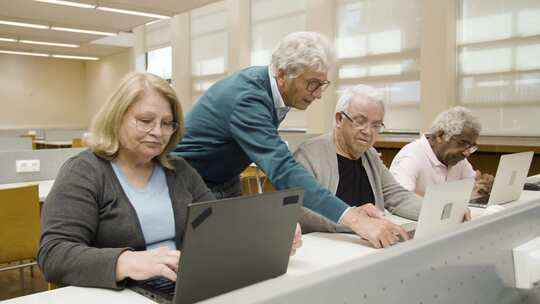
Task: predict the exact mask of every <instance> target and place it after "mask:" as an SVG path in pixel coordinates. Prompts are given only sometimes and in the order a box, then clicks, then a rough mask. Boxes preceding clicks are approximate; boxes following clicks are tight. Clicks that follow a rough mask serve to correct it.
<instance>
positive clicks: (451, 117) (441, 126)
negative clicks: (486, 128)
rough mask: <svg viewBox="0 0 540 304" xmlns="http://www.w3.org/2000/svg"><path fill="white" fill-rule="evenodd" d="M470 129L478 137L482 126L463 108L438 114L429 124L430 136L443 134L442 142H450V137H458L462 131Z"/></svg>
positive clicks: (455, 108)
mask: <svg viewBox="0 0 540 304" xmlns="http://www.w3.org/2000/svg"><path fill="white" fill-rule="evenodd" d="M465 128H467V129H471V130H473V131H474V132H475V133H476V134H478V135H480V131H482V124H481V123H480V120H479V119H478V118H477V117H475V116H474V115H473V114H472V112H471V111H470V110H469V109H467V108H464V107H453V108H450V109H448V110H446V111H444V112H441V113H439V115H437V117H436V118H435V120H434V121H433V123H432V124H431V130H430V132H431V134H434V133H436V132H437V131H443V132H444V140H446V141H448V140H450V137H452V136H455V135H460V134H461V133H463V129H465Z"/></svg>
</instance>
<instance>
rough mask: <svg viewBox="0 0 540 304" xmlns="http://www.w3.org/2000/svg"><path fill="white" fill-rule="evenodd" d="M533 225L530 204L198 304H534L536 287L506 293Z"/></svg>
mask: <svg viewBox="0 0 540 304" xmlns="http://www.w3.org/2000/svg"><path fill="white" fill-rule="evenodd" d="M539 219H540V199H537V200H535V201H534V202H532V203H530V204H524V205H521V206H516V207H514V208H512V209H508V210H506V211H504V212H499V213H496V214H492V215H489V216H484V217H482V218H479V219H475V220H473V221H471V222H468V223H464V224H463V225H461V226H460V227H459V228H458V229H456V230H455V231H453V232H450V233H447V234H444V235H442V236H440V237H436V238H432V239H426V240H416V241H410V242H404V243H400V244H398V245H395V246H394V247H391V248H388V249H381V250H380V252H379V253H375V254H371V255H368V256H365V257H359V258H356V259H353V260H351V261H350V262H347V263H342V264H338V265H336V266H334V267H329V268H327V269H324V270H319V271H316V272H314V273H312V274H309V275H305V276H286V277H281V278H280V279H278V280H269V281H265V282H262V283H259V284H257V285H254V286H250V287H247V288H244V289H240V290H237V291H234V292H231V293H229V294H225V295H222V296H218V297H216V298H213V299H209V300H207V301H205V302H204V303H208V304H211V303H310V304H316V303H321V304H322V303H371V304H375V303H377V304H380V303H407V304H428V303H429V304H454V303H471V304H509V303H523V304H533V303H540V288H538V286H537V288H536V289H532V290H521V289H516V288H514V287H513V286H514V284H515V279H514V266H513V257H512V248H514V247H517V246H519V245H521V244H523V243H525V242H527V241H529V240H531V239H534V238H536V237H538V236H540V220H539ZM300 250H302V248H300ZM323 258H324V257H323ZM329 258H331V257H329Z"/></svg>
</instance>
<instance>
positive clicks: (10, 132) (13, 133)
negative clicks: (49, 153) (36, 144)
mask: <svg viewBox="0 0 540 304" xmlns="http://www.w3.org/2000/svg"><path fill="white" fill-rule="evenodd" d="M30 131H32V132H35V135H36V136H38V137H43V134H44V131H43V129H40V128H37V129H36V128H22V129H0V137H19V136H21V135H27V134H28V132H30Z"/></svg>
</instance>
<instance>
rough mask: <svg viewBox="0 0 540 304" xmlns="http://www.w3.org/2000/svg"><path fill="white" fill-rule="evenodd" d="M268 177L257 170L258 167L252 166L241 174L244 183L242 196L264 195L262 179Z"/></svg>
mask: <svg viewBox="0 0 540 304" xmlns="http://www.w3.org/2000/svg"><path fill="white" fill-rule="evenodd" d="M265 177H266V175H265V174H264V173H263V172H261V170H259V168H257V166H256V165H253V164H252V165H250V166H249V167H247V168H246V169H245V170H244V171H243V172H242V173H241V174H240V182H241V183H242V194H255V193H262V192H263V187H262V184H263V182H262V179H263V178H265Z"/></svg>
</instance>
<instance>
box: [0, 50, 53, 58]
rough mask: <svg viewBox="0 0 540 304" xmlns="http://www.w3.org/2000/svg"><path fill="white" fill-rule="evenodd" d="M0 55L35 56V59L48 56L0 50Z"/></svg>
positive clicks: (47, 55)
mask: <svg viewBox="0 0 540 304" xmlns="http://www.w3.org/2000/svg"><path fill="white" fill-rule="evenodd" d="M0 53H1V54H11V55H25V56H37V57H49V54H44V53H31V52H17V51H7V50H0Z"/></svg>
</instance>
